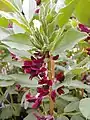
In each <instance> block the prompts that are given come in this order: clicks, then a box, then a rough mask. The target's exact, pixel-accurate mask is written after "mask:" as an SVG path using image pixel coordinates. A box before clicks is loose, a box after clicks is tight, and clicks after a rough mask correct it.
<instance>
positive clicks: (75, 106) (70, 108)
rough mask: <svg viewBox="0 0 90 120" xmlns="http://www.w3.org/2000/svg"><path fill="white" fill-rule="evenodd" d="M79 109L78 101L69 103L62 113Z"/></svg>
mask: <svg viewBox="0 0 90 120" xmlns="http://www.w3.org/2000/svg"><path fill="white" fill-rule="evenodd" d="M78 109H79V101H74V102H71V103H69V104H68V105H67V106H66V107H65V108H64V112H73V111H77V110H78Z"/></svg>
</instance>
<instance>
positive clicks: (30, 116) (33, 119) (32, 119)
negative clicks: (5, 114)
mask: <svg viewBox="0 0 90 120" xmlns="http://www.w3.org/2000/svg"><path fill="white" fill-rule="evenodd" d="M24 120H37V119H36V117H35V116H34V115H33V113H30V114H28V115H27V116H26V117H25V118H24Z"/></svg>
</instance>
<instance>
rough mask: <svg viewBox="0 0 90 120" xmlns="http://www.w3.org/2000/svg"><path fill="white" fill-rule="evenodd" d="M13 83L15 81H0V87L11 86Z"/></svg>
mask: <svg viewBox="0 0 90 120" xmlns="http://www.w3.org/2000/svg"><path fill="white" fill-rule="evenodd" d="M14 83H15V81H10V80H9V81H1V80H0V87H8V86H12V85H13V84H14Z"/></svg>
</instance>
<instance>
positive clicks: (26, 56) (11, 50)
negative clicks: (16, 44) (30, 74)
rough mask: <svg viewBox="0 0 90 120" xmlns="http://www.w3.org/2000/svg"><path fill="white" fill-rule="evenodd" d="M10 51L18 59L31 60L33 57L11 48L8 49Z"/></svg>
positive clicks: (23, 51)
mask: <svg viewBox="0 0 90 120" xmlns="http://www.w3.org/2000/svg"><path fill="white" fill-rule="evenodd" d="M8 50H9V51H10V52H11V53H13V54H15V55H16V56H17V57H22V58H30V56H31V54H30V53H29V52H28V51H25V50H17V49H11V48H8Z"/></svg>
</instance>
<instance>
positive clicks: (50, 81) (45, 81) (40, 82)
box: [38, 77, 52, 86]
mask: <svg viewBox="0 0 90 120" xmlns="http://www.w3.org/2000/svg"><path fill="white" fill-rule="evenodd" d="M38 84H47V85H49V86H52V80H48V79H47V77H43V78H42V79H40V80H39V81H38Z"/></svg>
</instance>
